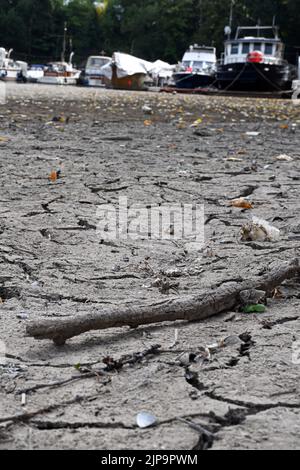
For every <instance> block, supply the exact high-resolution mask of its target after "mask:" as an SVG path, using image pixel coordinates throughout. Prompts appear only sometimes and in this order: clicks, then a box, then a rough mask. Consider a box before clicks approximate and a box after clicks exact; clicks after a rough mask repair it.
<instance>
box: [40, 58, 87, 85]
mask: <svg viewBox="0 0 300 470" xmlns="http://www.w3.org/2000/svg"><path fill="white" fill-rule="evenodd" d="M72 58H73V53H72V54H71V56H70V60H69V62H51V63H50V64H48V65H47V66H46V68H45V70H44V74H43V76H42V77H40V78H38V80H37V82H38V83H41V84H45V85H76V84H77V81H78V79H79V76H80V70H77V69H75V68H74V67H73V64H72Z"/></svg>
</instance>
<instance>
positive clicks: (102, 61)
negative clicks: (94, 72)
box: [90, 58, 109, 67]
mask: <svg viewBox="0 0 300 470" xmlns="http://www.w3.org/2000/svg"><path fill="white" fill-rule="evenodd" d="M108 62H109V60H108V59H100V58H94V59H91V63H90V65H92V66H95V67H103V65H105V64H107V63H108Z"/></svg>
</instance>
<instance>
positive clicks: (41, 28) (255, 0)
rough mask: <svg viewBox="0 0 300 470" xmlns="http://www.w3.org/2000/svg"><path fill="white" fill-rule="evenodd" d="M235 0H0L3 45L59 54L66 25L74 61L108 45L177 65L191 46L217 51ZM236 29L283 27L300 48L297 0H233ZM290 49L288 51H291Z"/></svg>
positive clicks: (30, 53)
mask: <svg viewBox="0 0 300 470" xmlns="http://www.w3.org/2000/svg"><path fill="white" fill-rule="evenodd" d="M231 3H232V0H102V1H98V2H95V1H94V0H0V46H4V47H6V48H13V49H14V51H15V56H17V57H19V58H23V59H25V60H28V61H33V60H34V61H47V60H50V59H51V58H52V59H58V58H59V57H60V55H61V51H62V44H63V35H64V25H65V23H67V29H68V31H67V50H68V51H69V52H71V50H73V49H74V51H75V52H76V58H77V62H81V61H83V60H84V59H85V58H86V57H87V56H88V55H90V54H97V53H100V51H102V50H105V51H106V52H107V53H108V54H111V53H112V52H113V51H123V52H129V53H132V54H134V55H137V56H141V57H143V58H145V59H150V60H151V59H157V58H161V59H165V60H168V61H170V62H177V61H178V60H179V59H181V56H182V54H183V52H184V50H185V49H186V48H187V46H188V45H189V44H192V43H194V42H198V43H201V44H206V45H216V46H217V48H218V50H219V52H221V51H222V47H223V46H222V45H223V40H224V27H225V26H226V25H227V24H228V22H229V13H230V6H231ZM233 12H234V14H233V28H235V27H236V26H238V25H246V26H247V25H255V24H257V23H258V22H260V23H261V24H262V23H265V24H268V25H269V24H272V22H273V19H274V18H276V23H277V24H278V25H279V26H280V27H281V33H282V36H283V38H284V40H285V42H287V44H288V45H290V46H299V45H300V30H299V28H298V22H299V17H300V0H234V8H233ZM291 51H292V49H290V52H291Z"/></svg>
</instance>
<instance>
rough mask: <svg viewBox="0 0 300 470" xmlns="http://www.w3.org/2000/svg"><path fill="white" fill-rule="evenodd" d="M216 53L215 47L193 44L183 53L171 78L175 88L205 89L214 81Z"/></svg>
mask: <svg viewBox="0 0 300 470" xmlns="http://www.w3.org/2000/svg"><path fill="white" fill-rule="evenodd" d="M216 67H217V51H216V48H215V47H207V46H198V44H194V45H193V46H190V47H189V49H188V50H187V51H186V52H185V54H184V56H183V59H182V62H181V63H180V64H179V68H178V70H177V71H176V72H175V73H174V75H173V78H174V81H175V86H176V88H184V89H195V88H207V87H209V86H211V85H212V84H213V82H214V81H215V79H216Z"/></svg>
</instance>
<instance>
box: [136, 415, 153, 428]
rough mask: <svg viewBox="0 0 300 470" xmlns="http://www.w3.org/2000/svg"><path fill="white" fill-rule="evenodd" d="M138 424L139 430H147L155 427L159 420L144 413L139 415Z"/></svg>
mask: <svg viewBox="0 0 300 470" xmlns="http://www.w3.org/2000/svg"><path fill="white" fill-rule="evenodd" d="M136 422H137V425H138V427H139V428H141V429H146V428H150V427H151V426H154V425H155V424H156V423H157V419H156V417H155V416H153V415H152V414H150V413H146V412H142V413H139V414H138V415H137V418H136Z"/></svg>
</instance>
